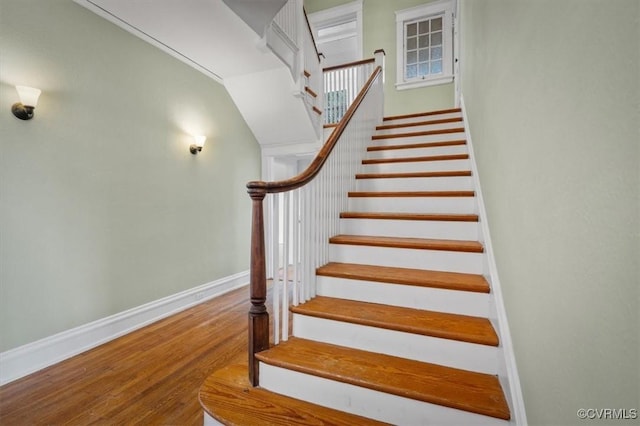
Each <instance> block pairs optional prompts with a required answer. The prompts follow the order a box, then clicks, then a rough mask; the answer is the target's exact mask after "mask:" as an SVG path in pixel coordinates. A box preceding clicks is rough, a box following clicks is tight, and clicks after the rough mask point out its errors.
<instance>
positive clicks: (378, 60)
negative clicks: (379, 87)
mask: <svg viewBox="0 0 640 426" xmlns="http://www.w3.org/2000/svg"><path fill="white" fill-rule="evenodd" d="M385 56H386V53H385V52H384V49H378V50H376V51H375V52H373V58H374V59H375V64H376V66H377V67H378V66H379V67H380V68H382V83H383V84H384V74H385V72H384V68H385V64H384V59H385Z"/></svg>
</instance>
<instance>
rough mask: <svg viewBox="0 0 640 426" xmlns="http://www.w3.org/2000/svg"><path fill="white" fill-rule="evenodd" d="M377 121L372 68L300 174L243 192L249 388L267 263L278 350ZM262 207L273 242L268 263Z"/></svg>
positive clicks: (264, 315)
mask: <svg viewBox="0 0 640 426" xmlns="http://www.w3.org/2000/svg"><path fill="white" fill-rule="evenodd" d="M382 114H383V84H382V67H381V66H377V67H376V68H375V69H374V70H373V71H372V73H371V75H370V77H369V78H368V80H367V81H366V83H365V84H364V86H363V87H362V90H360V93H359V94H358V96H357V97H356V98H355V99H354V102H353V103H352V104H351V105H350V106H349V108H348V109H347V111H346V113H345V114H344V117H343V119H342V120H341V121H340V122H339V124H338V126H337V127H336V128H335V130H334V131H333V133H332V134H331V136H330V137H329V138H328V139H327V141H326V142H325V144H324V146H323V147H322V148H321V149H320V151H319V152H318V154H317V156H316V157H315V158H314V160H313V161H312V162H311V164H310V165H309V167H307V169H306V170H304V171H303V172H302V173H300V174H299V175H297V176H295V177H293V178H291V179H287V180H282V181H276V182H264V181H253V182H249V183H248V184H247V188H248V192H249V195H250V196H251V200H252V225H251V226H252V230H251V272H250V297H251V308H250V310H249V380H250V381H251V383H252V385H253V386H258V381H259V371H258V365H259V362H258V360H257V359H256V357H255V354H256V353H258V352H261V351H263V350H266V349H268V348H269V314H268V312H267V307H266V305H265V303H266V300H267V276H266V262H267V259H269V261H270V262H271V263H272V267H273V275H274V277H273V279H272V297H273V308H272V309H273V312H272V314H273V343H274V344H278V343H279V341H280V340H287V339H288V337H289V326H290V324H289V306H290V305H298V304H299V303H303V302H305V301H307V300H309V299H311V298H313V297H314V296H315V295H316V276H315V271H316V268H317V267H319V266H321V265H323V264H325V263H327V262H328V259H329V237H331V236H332V235H335V234H338V233H339V218H340V216H339V214H340V212H341V211H343V210H345V209H346V207H347V200H348V199H347V195H348V192H349V191H352V190H354V189H355V179H354V175H355V174H356V173H358V172H359V171H360V170H361V168H362V161H361V160H362V157H363V154H364V152H365V151H366V143H367V142H368V141H370V140H371V136H372V135H373V131H374V129H375V126H376V125H377V124H379V123H381V122H382ZM267 195H269V196H268V197H267ZM265 200H266V205H267V206H269V208H270V211H271V212H272V220H271V224H272V225H271V226H272V227H273V229H272V235H273V236H274V238H273V239H272V240H273V242H272V244H271V246H272V247H270V248H269V249H270V253H269V255H268V256H267V247H265V223H264V208H265V203H264V201H265ZM280 231H282V232H280ZM280 236H282V241H283V244H282V247H280Z"/></svg>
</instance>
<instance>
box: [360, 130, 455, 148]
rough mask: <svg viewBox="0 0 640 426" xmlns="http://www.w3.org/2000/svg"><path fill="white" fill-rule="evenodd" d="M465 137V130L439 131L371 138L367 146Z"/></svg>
mask: <svg viewBox="0 0 640 426" xmlns="http://www.w3.org/2000/svg"><path fill="white" fill-rule="evenodd" d="M407 133H410V132H407ZM464 138H465V134H464V132H457V133H438V134H435V135H421V136H403V137H395V138H384V139H371V142H370V143H368V144H367V146H390V145H403V144H409V143H423V142H440V141H458V140H462V139H464Z"/></svg>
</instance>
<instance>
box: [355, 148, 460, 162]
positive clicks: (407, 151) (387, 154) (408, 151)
mask: <svg viewBox="0 0 640 426" xmlns="http://www.w3.org/2000/svg"><path fill="white" fill-rule="evenodd" d="M467 153H468V150H467V146H466V145H449V146H434V147H429V148H403V149H384V150H382V151H367V159H376V158H410V157H426V156H431V155H453V154H467Z"/></svg>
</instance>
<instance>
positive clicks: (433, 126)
mask: <svg viewBox="0 0 640 426" xmlns="http://www.w3.org/2000/svg"><path fill="white" fill-rule="evenodd" d="M433 120H439V119H429V120H422V121H415V123H423V122H425V121H433ZM396 124H398V123H396ZM384 125H387V124H384ZM460 127H464V123H463V122H462V121H453V122H451V123H436V124H423V125H419V126H408V127H397V128H393V129H382V130H376V132H375V134H376V135H393V134H396V133H409V132H429V131H432V130H443V129H459V128H460Z"/></svg>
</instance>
